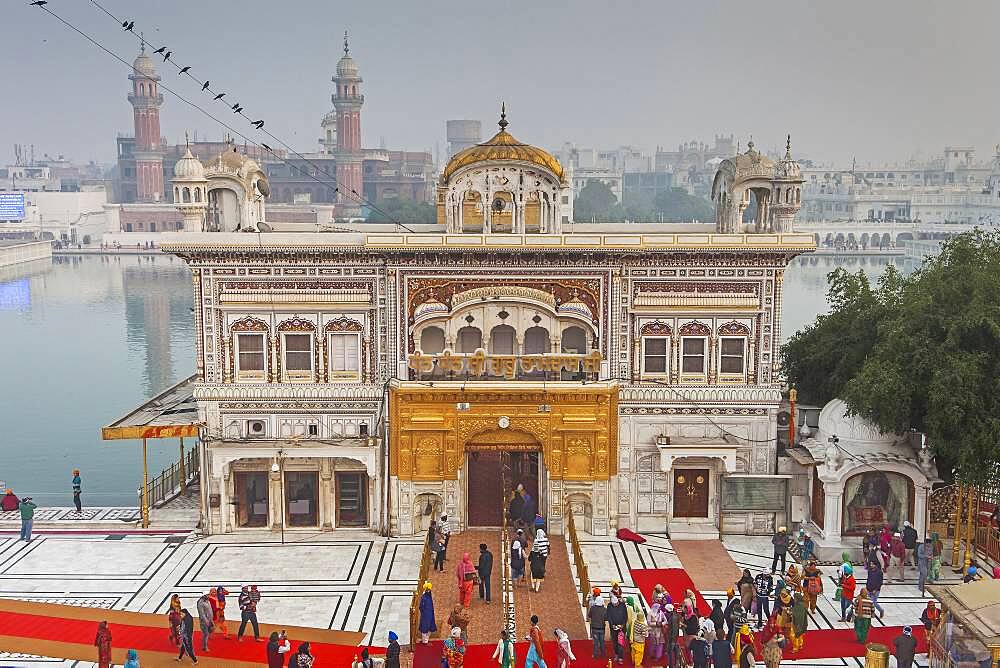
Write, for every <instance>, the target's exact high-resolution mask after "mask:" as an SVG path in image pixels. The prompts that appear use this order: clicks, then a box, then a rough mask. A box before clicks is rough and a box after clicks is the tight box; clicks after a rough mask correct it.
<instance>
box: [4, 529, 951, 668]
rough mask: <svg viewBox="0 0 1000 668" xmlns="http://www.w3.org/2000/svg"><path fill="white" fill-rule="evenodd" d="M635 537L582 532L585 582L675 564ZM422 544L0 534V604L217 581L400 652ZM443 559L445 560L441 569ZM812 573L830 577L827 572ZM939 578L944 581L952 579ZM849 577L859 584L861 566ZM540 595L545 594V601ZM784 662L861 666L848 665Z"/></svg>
mask: <svg viewBox="0 0 1000 668" xmlns="http://www.w3.org/2000/svg"><path fill="white" fill-rule="evenodd" d="M646 537H647V538H648V542H647V543H645V544H644V545H635V544H634V543H628V542H622V541H618V540H616V539H614V538H613V537H609V538H604V537H593V536H587V535H585V534H581V542H582V543H583V551H584V556H585V558H586V560H587V564H588V569H589V571H590V577H591V580H592V581H593V584H594V585H596V586H600V587H601V588H602V589H605V590H607V588H610V583H611V581H612V580H618V581H620V582H621V583H622V586H623V588H624V589H625V591H626V592H627V593H638V590H637V589H636V587H635V585H634V583H633V582H632V580H631V577H630V575H629V569H633V568H676V567H681V566H682V564H681V563H680V560H679V559H678V557H677V555H676V554H675V552H674V550H673V547H672V546H671V544H670V541H669V540H667V539H666V538H665V537H663V536H646ZM423 538H424V537H423V536H422V535H421V536H414V537H409V538H396V539H385V538H382V537H379V536H376V535H374V534H371V533H368V532H364V531H349V530H341V531H338V532H337V533H336V537H334V536H333V535H331V534H317V533H306V532H288V533H286V534H285V543H284V544H281V543H280V540H279V537H278V536H277V535H272V534H270V533H268V532H263V531H262V532H259V533H249V534H241V535H239V536H232V535H230V536H215V537H210V538H195V537H193V536H184V535H167V536H150V535H122V534H107V535H104V534H93V535H86V536H65V535H42V536H39V537H37V538H36V539H35V540H33V541H32V542H31V543H30V544H26V543H24V542H21V541H18V540H17V537H16V536H7V537H0V597H5V598H14V599H21V600H30V601H42V602H53V603H66V604H71V605H80V606H89V607H103V608H108V609H115V610H132V611H139V612H154V613H162V612H164V611H165V610H166V608H167V605H168V604H167V601H168V600H169V598H170V595H171V594H172V593H178V594H180V596H181V600H182V601H183V603H184V604H185V605H187V606H189V607H191V608H192V609H193V607H194V604H195V601H196V600H197V598H198V597H199V596H200V595H201V594H202V593H203V592H205V591H207V590H208V588H209V587H213V586H216V585H224V586H225V587H226V588H228V589H229V590H230V591H231V592H233V595H235V592H237V591H238V590H239V588H240V586H241V585H242V584H251V583H256V584H257V585H259V587H260V590H261V592H262V594H263V598H262V600H261V604H260V608H259V617H260V620H261V621H262V622H266V623H283V624H289V625H298V626H310V627H317V628H321V629H333V630H344V631H360V632H363V633H365V634H367V636H368V638H370V639H371V642H372V643H373V644H378V645H382V644H384V639H385V637H386V634H387V633H388V631H389V630H394V631H396V632H397V633H398V634H399V635H400V639H401V641H402V642H403V643H404V644H405V643H407V642H408V640H409V638H408V636H409V605H410V601H411V596H412V592H413V590H414V587H415V585H416V579H417V576H418V571H419V566H420V555H421V550H422V548H423ZM724 545H725V547H726V549H727V550H728V551H729V554H730V555H731V556H732V558H733V560H734V561H735V562H736V563H737V565H738V566H739V567H740V568H749V569H751V571H752V572H754V573H756V572H758V571H760V570H761V569H762V568H764V567H768V566H770V557H769V556H764V555H769V554H770V542H769V539H768V538H767V537H726V539H725V541H724ZM449 556H450V555H449ZM459 556H460V555H459ZM454 563H455V562H454V561H451V562H450V563H449V564H448V566H449V567H450V568H449V570H450V569H453V568H454ZM553 565H554V564H553ZM823 570H824V571H826V572H829V573H832V572H833V571H834V570H835V567H824V569H823ZM945 571H946V574H947V578H948V580H949V581H951V580H954V581H957V578H955V576H953V575H952V573H951V571H950V570H949V569H945ZM858 575H859V578H858V579H859V581H862V580H863V577H864V576H863V569H858ZM915 575H916V573H915V571H914V570H913V569H912V568H911V569H910V570H909V573H908V577H907V579H906V581H904V582H901V583H900V582H889V583H887V585H886V587H885V589H884V591H883V596H882V598H881V600H880V602H882V603H883V605H885V608H886V616H885V619H884V620H882V621H881V622H875V624H876V626H877V625H887V626H894V625H901V624H916V623H918V622H917V620H918V618H919V615H920V611H921V610H922V609H923V608H924V607H925V605H926V601H927V599H926V598H921V597H920V595H919V592H918V591H917V589H916V587H915V584H914V583H915ZM547 579H548V578H547ZM549 584H550V583H548V582H547V584H546V586H548V585H549ZM828 590H829V591H827V592H826V593H825V595H824V599H823V600H822V602H821V605H820V609H819V611H818V613H817V614H816V615H815V616H814V617H813V619H812V623H811V626H812V628H848V626H847V625H846V624H842V623H839V622H837V618H838V617H839V606H837V605H836V604H835V602H834V601H832V600H831V598H830V597H831V595H832V593H833V592H832V587H829V588H828ZM494 592H495V593H497V592H496V590H494ZM550 593H551V592H550ZM703 593H704V594H705V597H706V598H707V599H709V600H711V599H712V598H716V597H721V598H723V599H724V593H722V592H712V591H707V592H703ZM541 598H543V599H544V598H546V596H545V594H544V593H543V594H542V595H541ZM474 607H475V606H474ZM794 663H796V664H798V665H803V666H810V665H813V666H847V667H848V668H858V667H859V666H860V665H861V662H860V661H858V660H855V659H830V660H822V661H812V662H805V661H803V662H794ZM39 665H47V666H60V665H66V666H74V665H75V666H80V667H82V666H87V665H88V664H85V663H79V662H76V663H73V662H63V661H56V660H51V659H44V658H39V657H25V656H17V655H10V654H4V653H3V652H0V666H39ZM918 665H919V666H920V667H921V668H923V667H924V666H926V657H923V656H922V657H920V659H919V661H918Z"/></svg>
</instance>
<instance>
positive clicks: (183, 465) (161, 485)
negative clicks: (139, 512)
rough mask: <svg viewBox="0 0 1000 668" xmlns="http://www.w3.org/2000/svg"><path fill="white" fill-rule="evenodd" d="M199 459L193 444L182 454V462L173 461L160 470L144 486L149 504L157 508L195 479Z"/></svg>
mask: <svg viewBox="0 0 1000 668" xmlns="http://www.w3.org/2000/svg"><path fill="white" fill-rule="evenodd" d="M200 461H201V460H200V458H199V457H198V446H195V447H193V448H191V449H190V450H188V451H187V452H186V453H185V454H184V460H183V462H175V463H173V464H171V465H170V468H166V469H163V470H162V471H160V474H159V475H158V476H156V477H155V478H153V479H151V480H150V481H149V484H148V485H147V486H146V491H147V493H148V494H149V506H150V507H151V508H157V507H159V506H161V505H163V504H164V503H166V502H167V501H169V500H170V499H172V498H174V497H175V496H177V495H178V494H180V493H181V492H183V491H184V490H185V489H186V488H187V486H188V485H190V484H191V483H193V482H194V481H195V480H197V479H198V475H199V474H200V472H201V469H200ZM140 491H141V489H140Z"/></svg>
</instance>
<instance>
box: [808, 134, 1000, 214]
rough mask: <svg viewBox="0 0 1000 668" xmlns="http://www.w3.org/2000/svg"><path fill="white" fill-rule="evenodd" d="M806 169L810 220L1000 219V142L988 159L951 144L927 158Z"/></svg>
mask: <svg viewBox="0 0 1000 668" xmlns="http://www.w3.org/2000/svg"><path fill="white" fill-rule="evenodd" d="M802 172H803V178H804V179H805V186H804V191H803V201H802V216H801V218H802V220H803V221H804V222H829V221H837V220H876V221H884V222H892V221H920V222H924V223H965V224H983V225H990V224H1000V146H998V147H997V154H996V156H994V158H993V160H992V161H991V162H985V163H984V162H979V161H977V160H976V158H975V149H973V148H971V147H956V146H947V147H945V149H944V154H943V156H941V157H939V158H936V159H934V160H930V161H927V162H923V163H918V162H916V161H911V162H909V163H907V164H905V165H896V166H881V167H870V166H869V167H863V168H862V167H857V166H855V167H853V168H851V169H830V168H825V169H824V168H817V167H806V168H803V170H802Z"/></svg>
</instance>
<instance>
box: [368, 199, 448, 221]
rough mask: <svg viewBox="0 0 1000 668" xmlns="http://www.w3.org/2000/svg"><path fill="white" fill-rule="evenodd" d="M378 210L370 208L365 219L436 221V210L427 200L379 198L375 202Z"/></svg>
mask: <svg viewBox="0 0 1000 668" xmlns="http://www.w3.org/2000/svg"><path fill="white" fill-rule="evenodd" d="M375 206H376V207H377V208H378V210H376V209H374V208H372V209H369V211H368V217H367V218H366V219H365V220H367V221H368V222H369V223H402V224H404V225H406V224H407V223H434V222H437V211H435V209H434V205H432V204H428V203H427V202H415V201H413V200H408V199H400V198H398V197H393V198H390V199H380V200H379V201H378V202H376V203H375Z"/></svg>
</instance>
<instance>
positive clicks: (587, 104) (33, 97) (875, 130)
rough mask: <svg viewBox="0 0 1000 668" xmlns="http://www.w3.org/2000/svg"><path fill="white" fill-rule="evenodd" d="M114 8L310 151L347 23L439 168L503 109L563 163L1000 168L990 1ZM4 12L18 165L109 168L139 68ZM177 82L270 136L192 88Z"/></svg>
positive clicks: (205, 3) (999, 19)
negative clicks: (666, 155) (660, 157)
mask: <svg viewBox="0 0 1000 668" xmlns="http://www.w3.org/2000/svg"><path fill="white" fill-rule="evenodd" d="M101 2H102V4H104V6H106V7H107V8H108V9H110V10H111V11H112V12H113V13H115V14H119V15H127V16H128V17H129V18H131V19H134V20H135V21H136V30H139V29H142V30H144V31H145V34H146V38H147V40H149V41H150V42H152V43H154V44H157V45H161V44H163V45H166V46H168V47H169V48H170V49H171V50H172V51H173V53H174V56H173V58H174V60H177V61H178V62H180V63H182V64H184V65H191V66H192V71H193V72H195V73H196V76H198V77H200V78H202V79H206V78H207V79H210V80H211V81H212V84H213V87H215V86H216V85H218V86H220V87H221V89H222V90H225V91H227V92H228V95H227V100H230V101H231V102H232V101H238V102H240V103H241V104H242V105H243V106H244V107H245V108H246V110H247V113H249V114H250V115H252V116H254V117H256V118H264V119H265V120H266V122H267V128H268V129H269V130H271V131H272V132H274V134H275V135H277V136H279V137H281V138H282V139H284V140H285V141H287V142H288V143H289V144H291V145H293V146H294V147H295V148H296V149H298V150H303V151H305V150H314V149H315V147H316V139H317V138H318V137H319V136H320V129H319V121H320V119H321V118H322V116H323V115H324V114H325V113H326V112H327V111H328V110H330V109H331V108H332V105H331V103H330V93H331V84H330V77H331V75H332V73H333V71H334V68H335V65H336V62H337V60H338V58H340V56H341V42H342V35H343V32H344V30H345V29H347V30H349V31H350V33H351V51H352V56H354V58H355V59H356V61H357V63H358V65H359V67H360V70H361V76H362V77H364V80H365V82H364V93H365V106H364V109H363V112H362V132H363V136H364V143H365V145H366V146H378V145H379V143H380V141H382V140H383V139H384V141H385V144H386V146H387V147H388V148H406V149H410V150H422V149H423V150H427V149H429V150H433V149H434V146H435V143H439V144H440V146H441V150H442V152H443V151H444V121H445V119H448V118H476V119H481V120H483V122H484V126H483V131H484V135H486V136H489V134H491V133H492V132H493V131H494V129H495V127H496V126H495V122H496V117H497V112H498V108H499V106H500V100H501V99H503V100H506V102H507V108H508V117H509V120H510V122H511V126H510V128H509V129H510V131H511V132H512V134H514V135H515V136H516V137H518V138H520V139H522V140H523V141H527V142H531V143H534V144H538V145H541V146H543V147H547V148H550V149H555V148H557V147H558V146H559V145H561V143H562V142H564V141H573V142H575V143H577V144H578V145H581V146H597V147H611V146H617V145H621V144H633V145H637V146H639V147H641V148H644V149H650V150H651V149H653V148H654V147H655V146H656V145H664V146H668V147H671V148H673V147H676V145H677V144H678V143H679V142H681V141H685V140H689V139H697V140H703V141H708V142H710V141H711V140H712V138H713V136H714V134H715V133H725V134H729V133H734V134H735V135H736V136H737V137H738V138H740V139H741V140H742V141H743V143H744V145H745V142H746V138H747V136H748V135H751V134H752V135H753V137H754V140H755V141H756V142H757V144H758V146H760V147H761V148H776V147H778V146H779V145H782V144H783V143H784V136H785V133H786V132H790V133H791V134H792V140H793V147H794V149H795V152H796V153H797V154H799V155H808V156H809V157H812V158H813V159H816V160H819V161H822V162H830V161H832V162H836V163H838V164H849V163H850V160H851V157H852V156H857V159H858V162H859V164H865V163H867V162H869V161H875V162H878V161H895V160H903V159H906V158H908V157H910V156H911V155H914V154H915V153H918V152H920V153H922V154H923V155H924V156H927V155H937V154H938V153H939V152H940V151H941V149H942V147H943V146H944V145H945V144H956V145H963V144H969V145H973V146H975V147H976V148H977V149H978V151H979V157H980V158H987V157H989V156H990V155H991V154H992V147H993V145H994V144H995V143H996V142H997V141H1000V128H998V127H997V124H996V119H997V117H998V114H997V109H1000V87H998V86H997V85H996V81H995V77H994V76H993V74H992V71H993V66H994V64H995V48H996V47H995V43H996V26H997V25H998V24H1000V3H997V2H988V1H985V0H983V1H979V2H965V1H962V0H949V1H948V2H933V1H929V0H908V1H905V2H904V1H895V0H878V1H872V0H863V1H860V0H838V1H837V2H819V1H807V2H802V1H801V0H796V1H789V2H772V1H769V0H757V1H755V2H736V1H733V2H714V1H711V0H688V1H686V2H679V1H672V0H656V1H650V2H627V1H623V0H616V1H614V2H611V1H610V0H605V1H604V2H591V1H589V0H587V1H584V0H575V1H564V2H554V1H546V0H538V1H536V2H527V1H524V2H511V1H504V0H489V1H484V2H478V1H466V2H439V1H437V0H421V1H419V2H413V1H394V2H380V1H378V0H355V1H354V2H346V1H343V0H340V1H336V2H334V1H331V0H286V1H284V2H280V1H279V2H275V1H274V0H271V1H269V2H264V1H263V0H241V1H240V2H233V1H231V0H200V1H197V2H195V1H193V0H174V1H172V2H165V1H164V2H157V1H154V0H101ZM48 6H49V7H50V8H52V9H53V10H54V11H56V12H57V13H60V14H61V15H63V16H64V17H65V18H67V20H69V21H70V22H72V23H74V24H76V25H78V26H79V27H80V28H81V29H83V30H85V31H86V32H89V33H91V34H93V35H94V36H96V37H98V39H100V40H101V41H102V42H103V43H104V44H105V45H106V46H108V48H110V49H112V50H113V51H115V52H117V53H119V54H120V55H122V56H124V57H125V58H126V59H127V60H129V61H131V60H132V58H133V57H134V56H135V54H136V53H137V42H136V40H134V39H132V38H130V37H129V36H128V35H126V34H125V33H123V31H122V30H121V29H120V28H119V27H117V26H116V25H115V24H114V23H112V21H111V19H109V18H108V17H107V16H106V15H104V14H102V13H100V12H99V11H98V10H97V9H96V8H95V7H94V6H93V5H92V4H90V2H88V1H87V0H50V2H49V5H48ZM4 14H5V16H4V18H5V24H6V26H7V29H6V30H5V31H4V47H5V48H4V52H5V60H6V62H7V67H6V68H5V70H6V73H7V74H6V77H7V81H6V87H5V94H4V96H3V100H4V104H3V106H2V108H0V156H2V160H0V162H8V161H12V159H13V149H12V145H13V144H14V143H24V144H30V143H34V144H35V145H36V147H37V148H36V151H37V152H38V153H41V152H49V153H53V154H54V153H64V154H66V155H67V156H68V157H72V158H74V159H79V160H87V159H97V160H102V161H110V160H113V158H114V152H115V133H116V132H118V131H131V129H132V114H131V108H130V106H129V104H128V102H127V100H126V95H127V93H128V87H129V82H128V79H127V76H128V74H129V70H128V68H126V67H125V66H123V65H122V64H121V63H119V62H117V61H115V60H113V59H112V58H110V57H109V56H108V55H106V54H104V53H102V52H101V51H99V50H98V49H97V48H95V47H94V46H92V45H90V44H89V43H87V42H86V41H84V39H83V38H82V37H80V36H79V35H77V34H75V33H73V32H71V31H70V30H69V29H67V28H66V27H64V26H63V25H61V24H60V23H58V21H57V20H56V19H54V18H53V17H51V16H49V15H47V14H46V13H45V12H43V11H40V10H39V9H38V8H36V7H29V6H27V0H16V2H14V1H12V2H10V4H8V5H7V6H6V7H5V11H4ZM159 71H160V73H161V74H162V75H163V76H164V81H163V83H164V84H166V85H168V86H172V87H173V86H176V88H177V90H178V92H181V93H182V94H184V95H185V96H191V97H192V98H193V99H198V100H199V101H201V102H204V103H206V104H208V105H209V106H208V108H209V109H212V110H213V113H215V114H216V115H217V116H219V117H220V118H222V119H225V120H226V121H227V122H234V123H240V126H239V127H240V129H241V130H242V129H246V131H247V133H248V134H250V133H251V132H253V131H252V130H250V129H249V128H246V127H245V126H244V125H243V124H244V123H245V121H241V120H239V119H238V118H237V117H234V116H233V115H232V113H231V112H229V111H228V109H227V108H226V107H224V106H222V105H221V104H219V103H215V105H214V106H213V105H212V104H211V102H210V100H208V99H206V98H205V96H204V95H203V94H201V93H200V91H199V90H198V86H197V85H195V84H194V82H192V81H190V80H187V79H184V78H180V77H178V76H177V74H176V72H171V71H170V70H169V69H168V68H167V67H164V66H163V65H160V66H159ZM160 118H161V126H162V133H163V135H164V136H165V137H166V138H168V140H170V141H181V140H182V139H183V136H184V131H185V130H191V131H195V130H196V131H197V132H198V134H199V136H200V137H213V138H217V137H221V136H222V135H223V133H224V132H225V130H224V129H223V128H222V127H221V126H220V125H218V124H217V123H216V122H215V121H213V120H211V119H209V118H207V117H205V116H203V115H201V114H200V113H199V112H197V111H195V110H193V109H191V108H190V107H188V106H187V105H185V104H184V103H183V102H181V101H180V100H178V99H176V98H174V97H172V96H171V95H169V94H165V102H164V105H163V108H162V110H161V116H160ZM251 136H253V135H251ZM262 139H263V138H262ZM265 141H268V143H271V142H270V140H266V139H265Z"/></svg>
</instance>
